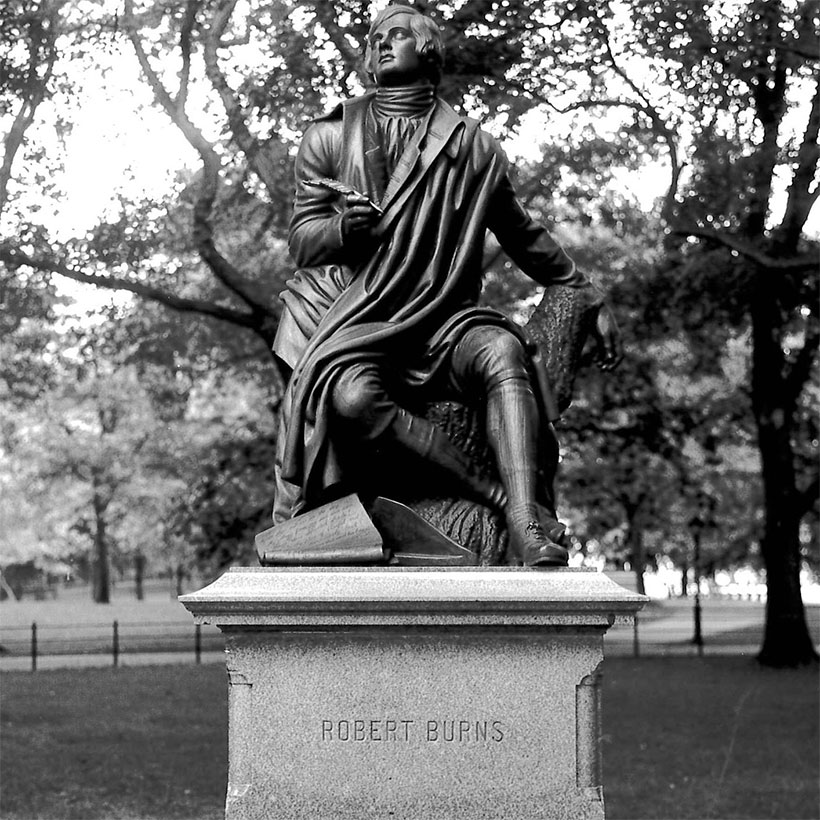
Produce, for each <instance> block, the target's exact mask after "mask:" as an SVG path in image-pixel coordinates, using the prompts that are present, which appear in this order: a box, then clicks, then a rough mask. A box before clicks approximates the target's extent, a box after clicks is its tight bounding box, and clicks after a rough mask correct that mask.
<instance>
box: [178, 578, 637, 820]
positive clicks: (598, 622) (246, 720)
mask: <svg viewBox="0 0 820 820" xmlns="http://www.w3.org/2000/svg"><path fill="white" fill-rule="evenodd" d="M643 600H644V599H643V598H642V597H641V596H637V595H634V594H633V593H630V592H627V591H626V590H624V589H622V588H621V587H618V586H617V585H615V584H613V583H612V582H610V581H609V580H608V579H607V578H605V577H604V576H603V575H600V574H598V573H595V572H587V571H583V570H581V571H579V570H557V571H540V572H538V571H532V570H499V569H469V570H406V569H405V570H393V569H379V570H361V569H351V570H291V571H288V570H284V571H283V570H269V569H264V570H236V571H232V572H230V573H228V574H226V575H225V576H223V577H222V578H221V579H220V580H219V581H217V582H216V583H215V584H212V585H211V586H210V587H208V588H206V589H204V590H202V591H200V592H198V593H194V594H193V595H187V596H184V597H183V598H182V601H183V603H184V604H185V605H186V606H187V607H188V608H189V609H190V610H191V611H192V612H193V613H194V614H195V616H196V617H197V619H198V620H200V621H207V622H211V623H216V624H218V625H219V626H220V627H221V628H222V629H223V631H224V632H225V634H226V637H227V655H228V671H229V680H230V695H229V725H230V728H229V785H228V798H227V806H226V818H228V820H251V818H253V820H274V818H294V820H295V818H324V817H328V818H330V817H333V818H351V820H352V818H357V820H358V818H367V817H395V818H408V820H409V818H414V819H415V818H418V819H419V820H421V819H422V818H423V819H424V820H430V818H453V820H455V819H456V818H465V820H466V818H470V820H475V819H476V818H498V817H511V818H516V820H526V818H550V820H558V818H567V820H581V819H582V818H590V820H591V819H592V818H595V819H596V820H599V818H603V817H604V805H603V795H602V788H601V782H600V748H599V737H600V708H599V703H600V697H599V682H600V673H599V667H600V664H601V661H602V659H603V640H602V639H603V634H604V632H605V631H606V629H607V628H608V627H609V625H611V623H612V622H613V621H614V619H615V618H616V617H621V618H624V617H626V618H629V617H631V616H632V614H633V613H634V612H635V611H636V610H637V609H638V608H639V607H640V606H641V605H642V602H643Z"/></svg>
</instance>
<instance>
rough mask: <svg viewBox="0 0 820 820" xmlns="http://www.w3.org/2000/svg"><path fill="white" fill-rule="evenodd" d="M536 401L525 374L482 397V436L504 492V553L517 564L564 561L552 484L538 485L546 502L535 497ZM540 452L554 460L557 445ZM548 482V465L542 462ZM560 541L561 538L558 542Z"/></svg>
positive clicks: (561, 529) (562, 563) (551, 470)
mask: <svg viewBox="0 0 820 820" xmlns="http://www.w3.org/2000/svg"><path fill="white" fill-rule="evenodd" d="M538 433H539V415H538V404H537V402H536V399H535V395H534V393H533V391H532V387H531V386H530V383H529V380H528V379H525V378H519V377H514V378H507V379H505V380H503V381H501V382H498V383H496V384H495V385H494V386H493V387H492V389H491V390H490V391H489V394H488V397H487V437H488V439H489V441H490V445H491V446H492V448H493V451H494V452H495V456H496V461H497V463H498V470H499V473H500V475H501V482H502V484H503V485H504V488H505V489H506V491H507V498H508V502H507V507H506V509H505V517H506V521H507V535H508V538H509V547H508V557H509V559H510V561H511V562H512V563H516V564H519V565H523V566H566V565H567V562H568V560H569V552H568V551H567V549H566V548H565V546H564V543H565V530H564V526H563V525H562V524H560V523H559V522H558V521H557V520H556V518H555V507H554V501H553V493H552V486H546V487H541V490H542V491H543V493H544V495H545V496H546V499H547V501H548V503H549V507H544V506H542V505H540V504H538V503H537V502H536V490H537V489H538V459H539V447H538V444H539V436H538ZM553 447H554V450H553V451H552V452H547V453H544V454H543V455H545V456H546V457H548V458H550V459H552V460H553V461H555V460H556V459H557V446H556V445H555V444H554V442H553ZM546 474H547V476H548V478H547V479H546V480H547V481H548V483H549V484H550V485H551V477H552V475H553V474H554V465H552V464H549V465H547V470H546ZM562 542H564V543H562Z"/></svg>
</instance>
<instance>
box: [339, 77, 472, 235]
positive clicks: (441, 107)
mask: <svg viewBox="0 0 820 820" xmlns="http://www.w3.org/2000/svg"><path fill="white" fill-rule="evenodd" d="M373 96H374V94H373V93H370V94H365V95H364V96H362V97H355V98H354V99H351V100H346V101H345V102H343V103H342V120H343V133H344V137H343V149H342V150H343V154H344V156H343V160H342V162H343V165H342V168H343V176H344V179H345V180H346V181H347V182H348V183H349V184H351V185H353V186H354V187H356V188H358V189H359V190H362V191H369V189H370V184H369V179H368V174H367V165H366V158H365V154H364V152H365V143H366V140H365V128H366V118H367V111H368V108H369V106H370V101H371V99H372V98H373ZM427 117H428V119H427V121H426V122H425V123H422V124H421V125H420V126H419V127H418V129H417V130H416V133H415V134H414V135H413V138H412V139H411V140H410V142H409V143H408V145H407V147H406V148H405V150H404V153H403V154H402V156H401V159H400V160H399V162H398V164H397V166H396V168H395V170H394V171H393V175H392V176H391V177H390V180H389V182H388V183H387V189H386V190H385V192H384V196H383V197H382V199H381V201H380V202H379V206H380V207H381V208H382V209H383V210H384V211H387V210H388V209H389V208H391V206H392V205H394V204H397V203H399V202H403V201H405V200H406V199H407V197H408V196H409V195H410V194H411V193H412V191H413V190H414V189H415V188H416V187H417V186H418V185H419V183H420V182H421V180H422V179H423V178H424V175H425V173H426V172H427V170H428V169H429V168H430V166H431V165H432V164H433V162H434V161H435V159H436V158H437V157H438V156H439V154H441V152H442V151H444V150H445V149H446V150H447V153H448V155H450V156H451V157H455V155H456V153H457V152H458V148H459V143H460V140H458V139H457V138H456V137H455V135H456V132H457V131H459V130H460V129H461V126H462V124H463V120H462V118H461V117H459V116H458V114H456V112H455V111H454V110H453V109H452V107H451V106H450V105H448V104H447V103H446V102H444V100H441V99H437V100H436V103H435V106H434V107H433V110H432V111H431V112H430V114H428V115H427ZM391 210H393V209H391ZM387 217H388V214H385V219H383V220H382V222H384V221H385V220H386V219H387ZM390 221H392V220H390Z"/></svg>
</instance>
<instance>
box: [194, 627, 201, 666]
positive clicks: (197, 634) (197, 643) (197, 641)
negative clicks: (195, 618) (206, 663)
mask: <svg viewBox="0 0 820 820" xmlns="http://www.w3.org/2000/svg"><path fill="white" fill-rule="evenodd" d="M194 656H195V657H196V662H197V663H202V627H201V626H200V625H199V624H196V625H195V626H194Z"/></svg>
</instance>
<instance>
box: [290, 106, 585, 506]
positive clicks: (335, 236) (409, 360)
mask: <svg viewBox="0 0 820 820" xmlns="http://www.w3.org/2000/svg"><path fill="white" fill-rule="evenodd" d="M371 98H372V95H365V96H364V97H358V98H355V99H352V100H349V101H347V102H345V103H343V104H342V105H341V106H340V107H339V108H337V109H336V110H335V111H334V112H331V114H330V115H328V116H327V117H325V118H322V119H321V120H319V121H317V122H316V123H314V124H313V125H312V126H311V127H310V128H309V129H308V131H307V133H306V134H305V137H304V139H303V141H302V145H301V147H300V150H299V154H298V156H297V160H296V179H297V193H296V202H295V207H294V214H293V219H292V222H291V230H290V236H289V246H290V251H291V255H292V256H293V258H294V260H295V261H296V263H297V265H299V266H300V267H302V268H306V270H302V271H300V272H298V273H297V277H296V279H295V280H294V281H293V282H291V283H289V291H288V292H286V293H285V294H283V297H282V298H283V301H284V302H285V305H286V311H285V316H286V318H285V320H284V321H283V325H282V332H280V334H279V338H278V339H277V342H276V344H275V346H274V350H275V352H276V353H277V354H278V355H279V356H280V357H281V358H283V359H284V360H285V361H286V362H288V364H289V365H290V366H292V367H293V374H292V376H291V379H290V382H289V384H288V388H287V391H286V395H285V398H284V402H283V408H282V410H283V412H282V414H281V419H282V422H281V429H280V438H279V452H278V465H277V469H278V473H279V476H278V477H279V481H280V488H281V487H282V486H284V485H287V484H290V485H291V492H290V495H291V499H289V500H288V503H282V501H283V499H279V498H278V499H277V505H276V508H275V511H274V519H275V520H276V519H277V516H278V517H279V518H284V517H287V516H288V515H289V514H292V513H293V512H296V511H298V509H299V507H300V505H304V503H305V501H306V500H307V502H308V503H310V500H311V499H314V498H316V497H317V496H318V495H319V494H320V493H321V491H322V490H324V489H325V488H327V487H330V486H332V485H334V484H336V483H338V482H339V481H340V480H342V478H343V475H342V469H341V466H340V464H339V462H338V459H337V457H336V453H335V450H334V446H333V441H332V440H331V438H330V436H329V434H328V423H329V415H330V400H331V394H332V390H333V385H334V382H335V379H336V377H337V376H338V374H339V373H340V372H341V371H342V370H343V369H344V368H345V367H347V366H349V365H350V364H351V363H354V362H358V361H370V362H377V363H378V362H381V361H385V362H388V363H389V367H390V368H391V371H392V372H394V373H395V372H396V371H397V370H399V371H400V372H401V374H402V380H403V382H404V383H405V384H407V385H408V386H409V387H410V388H411V389H412V388H415V387H418V388H423V387H424V386H425V385H428V384H430V383H431V381H432V380H433V378H434V377H435V375H436V373H437V372H438V371H439V370H440V369H441V368H442V367H443V366H446V363H447V361H448V357H449V353H450V352H451V351H452V349H453V346H454V345H455V343H456V342H457V341H458V340H459V338H460V337H461V335H462V334H463V332H464V331H465V330H466V329H468V328H469V327H472V326H475V325H476V324H481V325H488V324H490V325H499V326H503V327H508V328H510V329H511V330H513V332H519V331H518V329H517V328H516V327H515V326H514V325H512V324H511V323H510V322H509V321H508V320H507V319H506V318H505V317H503V316H502V315H501V314H499V313H498V312H496V311H493V310H490V309H487V308H478V307H476V302H477V299H478V296H479V293H480V289H481V279H482V253H483V246H484V236H485V232H486V230H487V229H490V230H491V231H492V232H493V233H494V234H495V236H496V238H497V239H498V240H499V243H500V244H501V246H502V247H503V248H504V249H505V250H506V251H507V253H508V254H509V255H510V257H511V258H512V259H513V261H515V262H516V263H517V264H518V265H519V266H520V267H521V268H522V269H523V270H524V271H525V272H526V273H527V274H529V275H530V276H532V277H533V278H534V279H535V280H536V281H537V282H539V283H540V284H544V285H547V284H565V285H570V286H574V287H582V286H585V285H586V284H587V280H586V279H585V278H584V277H583V275H582V274H580V273H579V272H577V271H576V269H575V265H574V263H573V262H572V260H570V259H569V257H568V256H567V255H566V254H565V253H564V251H563V250H562V249H561V248H560V247H559V246H558V245H557V244H556V243H555V242H554V240H553V239H552V238H551V237H550V236H549V234H548V233H547V231H546V230H545V229H544V228H543V227H541V226H540V225H538V224H537V223H535V222H533V220H532V219H531V218H530V217H529V216H528V215H527V213H526V211H524V209H523V207H522V206H521V204H520V203H519V202H518V200H517V199H516V198H515V194H514V192H513V189H512V186H511V184H510V181H509V177H508V167H509V166H508V161H507V159H506V157H505V155H504V153H503V151H502V150H501V148H500V146H499V145H498V143H497V142H496V141H495V140H494V139H493V138H492V137H491V136H490V135H489V134H487V133H486V132H484V131H482V130H481V129H480V128H479V126H478V123H477V122H476V121H475V120H472V119H469V118H467V117H461V116H459V115H457V114H456V113H455V111H453V109H452V108H451V107H450V106H449V105H447V104H446V103H445V102H443V101H441V100H437V101H436V103H435V105H434V106H433V108H432V110H431V111H430V113H429V114H427V115H426V117H425V120H424V122H422V124H421V125H419V127H418V128H417V130H416V131H415V133H414V135H413V137H412V138H411V140H410V141H409V143H408V145H407V147H406V148H405V150H404V152H403V154H402V156H401V158H400V160H399V163H398V165H397V167H396V168H395V170H394V172H393V174H392V176H391V178H390V179H389V181H388V182H387V186H386V189H384V190H381V188H380V184H379V180H378V179H377V178H376V175H375V174H374V172H373V168H374V163H373V162H372V161H371V160H370V158H371V157H372V156H373V155H374V152H378V150H379V146H378V141H377V138H376V135H375V127H374V124H373V120H372V115H371V114H370V113H369V109H370V100H371ZM319 177H330V178H334V179H337V180H340V181H342V182H345V183H348V184H349V185H351V186H352V187H353V188H355V189H357V190H359V191H361V192H362V193H365V194H367V195H368V196H370V198H371V199H373V200H374V201H376V202H378V203H379V205H380V207H381V208H382V210H383V212H384V213H383V216H382V217H381V218H380V220H379V222H378V223H377V225H376V227H375V229H374V231H373V238H372V240H371V241H370V242H366V241H365V242H358V243H357V246H356V247H346V246H345V243H344V238H343V235H342V230H341V214H340V212H339V211H338V209H337V208H336V207H335V195H334V194H332V193H328V192H326V191H324V190H321V189H316V188H314V187H312V186H308V185H306V184H305V182H306V180H309V179H315V178H319ZM319 266H321V267H319ZM293 488H300V492H299V493H298V495H300V496H301V498H300V499H299V500H298V502H296V509H291V510H290V511H288V509H287V508H288V506H291V507H292V506H293V504H294V498H293V496H294V495H295V493H294V492H293Z"/></svg>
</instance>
